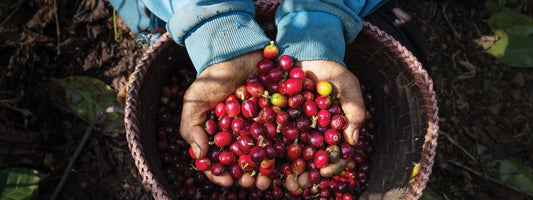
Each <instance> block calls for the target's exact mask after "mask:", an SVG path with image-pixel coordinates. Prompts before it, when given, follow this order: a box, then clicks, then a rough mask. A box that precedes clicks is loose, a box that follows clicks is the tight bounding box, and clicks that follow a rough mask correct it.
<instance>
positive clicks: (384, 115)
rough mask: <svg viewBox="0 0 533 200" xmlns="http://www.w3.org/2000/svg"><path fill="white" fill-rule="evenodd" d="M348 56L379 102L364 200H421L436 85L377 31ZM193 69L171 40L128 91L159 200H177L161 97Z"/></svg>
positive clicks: (139, 146) (431, 151) (134, 149)
mask: <svg viewBox="0 0 533 200" xmlns="http://www.w3.org/2000/svg"><path fill="white" fill-rule="evenodd" d="M346 52H347V53H346V56H345V57H346V63H347V65H348V67H349V68H350V70H352V71H353V72H354V73H355V74H357V75H358V76H359V77H360V79H361V81H362V82H364V83H366V85H368V86H370V87H371V88H372V91H376V93H377V94H376V97H379V100H377V101H376V102H377V108H378V109H377V110H378V114H377V116H376V117H377V118H378V120H376V122H377V124H376V126H377V127H378V128H377V130H376V134H375V144H374V147H375V148H374V149H375V152H374V153H373V155H372V157H371V158H370V159H371V161H372V162H371V165H372V167H373V170H372V172H371V174H370V175H369V186H368V188H367V190H366V191H365V192H364V193H363V195H362V196H361V199H419V198H420V197H421V195H422V192H423V190H424V189H425V187H426V184H427V181H428V180H429V176H430V174H431V169H432V166H433V162H434V158H435V151H436V146H437V137H438V134H437V131H438V107H437V101H436V97H435V96H436V95H435V92H434V90H433V82H432V80H431V78H430V77H429V76H428V74H427V72H426V71H425V70H424V69H423V68H422V66H421V64H420V62H418V61H417V59H416V58H415V57H414V56H413V55H412V54H411V53H410V52H409V51H408V50H407V49H406V48H405V47H403V46H402V45H401V44H399V42H397V41H396V40H394V39H393V38H392V37H390V36H389V35H388V34H386V33H384V32H383V31H381V30H380V29H379V28H377V27H375V26H373V25H371V24H370V23H366V22H365V23H364V29H363V31H362V32H361V34H360V36H358V38H357V39H356V41H355V42H354V43H353V44H352V45H350V46H348V47H347V50H346ZM384 61H391V62H390V63H387V62H384ZM191 66H192V64H191V63H190V60H189V59H188V57H187V52H186V51H185V49H184V48H182V47H179V46H178V45H177V44H175V43H174V42H173V41H172V39H171V37H170V36H169V35H168V34H164V35H163V36H162V37H161V38H160V39H159V40H158V41H157V42H156V43H155V44H154V45H152V46H151V47H150V48H149V49H148V50H147V52H146V53H145V54H144V55H143V57H142V58H140V59H139V61H138V63H137V66H136V67H135V71H134V73H133V75H132V78H131V80H130V85H129V87H128V96H127V99H126V115H125V127H126V133H127V134H126V137H127V141H128V144H129V148H130V150H131V154H132V156H133V159H134V160H135V164H136V166H137V168H138V171H139V174H140V175H141V177H142V179H143V183H144V184H145V186H146V187H147V188H148V189H149V190H150V191H151V192H152V194H153V197H154V198H155V199H165V200H166V199H176V197H175V194H174V193H173V192H171V191H172V190H170V188H169V186H168V184H167V183H166V180H165V178H164V176H163V175H162V172H161V170H162V169H161V161H160V160H159V153H158V150H157V145H156V139H155V133H156V130H157V122H156V116H157V115H156V112H157V110H158V109H157V105H158V101H159V95H160V94H159V91H160V90H161V87H162V85H163V84H164V83H163V82H162V81H163V80H166V77H168V75H169V73H171V72H172V71H173V70H174V69H176V68H177V67H191ZM418 162H419V163H420V169H419V173H418V174H417V175H416V176H415V181H414V183H412V184H409V182H408V181H409V178H410V177H409V175H410V173H411V170H412V168H413V163H418Z"/></svg>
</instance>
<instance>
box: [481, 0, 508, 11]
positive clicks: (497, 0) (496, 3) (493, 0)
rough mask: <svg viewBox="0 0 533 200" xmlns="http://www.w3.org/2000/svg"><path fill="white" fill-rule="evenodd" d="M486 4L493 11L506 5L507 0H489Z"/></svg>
mask: <svg viewBox="0 0 533 200" xmlns="http://www.w3.org/2000/svg"><path fill="white" fill-rule="evenodd" d="M485 6H487V8H488V9H489V11H491V12H493V11H498V10H500V9H502V8H504V7H505V0H487V1H486V2H485Z"/></svg>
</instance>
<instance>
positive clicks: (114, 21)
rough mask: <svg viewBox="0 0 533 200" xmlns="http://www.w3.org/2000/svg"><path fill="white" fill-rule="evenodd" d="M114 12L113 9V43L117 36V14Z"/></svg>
mask: <svg viewBox="0 0 533 200" xmlns="http://www.w3.org/2000/svg"><path fill="white" fill-rule="evenodd" d="M116 12H117V11H116V10H115V9H114V8H113V33H115V41H117V39H118V34H117V14H116Z"/></svg>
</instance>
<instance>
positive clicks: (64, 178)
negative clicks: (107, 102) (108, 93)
mask: <svg viewBox="0 0 533 200" xmlns="http://www.w3.org/2000/svg"><path fill="white" fill-rule="evenodd" d="M111 112H118V113H122V114H124V113H125V112H124V110H123V109H122V108H117V107H108V108H106V109H105V110H104V111H102V112H100V113H99V114H98V115H97V116H96V117H95V118H94V120H93V121H92V122H91V124H90V125H89V127H88V128H87V130H86V131H85V133H84V134H83V137H82V138H81V141H80V144H79V145H78V147H77V148H76V151H75V152H74V155H72V159H70V161H69V163H68V165H67V168H66V169H65V172H64V173H63V176H61V180H60V181H59V183H58V184H57V187H56V189H55V190H54V193H53V194H52V197H50V200H55V199H56V198H57V197H58V196H59V192H61V190H62V189H63V186H64V185H65V183H66V182H67V178H68V176H69V175H70V170H72V168H73V167H74V163H76V160H77V159H78V157H80V154H81V151H82V150H83V147H85V143H87V140H89V136H91V133H92V130H93V128H94V127H95V126H96V122H98V121H99V120H100V119H101V118H102V117H103V116H104V115H105V114H107V113H111Z"/></svg>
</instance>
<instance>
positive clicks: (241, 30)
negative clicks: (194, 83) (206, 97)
mask: <svg viewBox="0 0 533 200" xmlns="http://www.w3.org/2000/svg"><path fill="white" fill-rule="evenodd" d="M143 2H144V4H145V6H146V7H147V8H148V9H149V10H150V11H151V12H152V13H154V14H155V15H156V16H157V17H159V18H161V19H162V20H163V21H165V22H167V31H168V32H169V34H170V35H171V36H172V38H173V39H174V41H176V42H177V43H178V44H180V45H182V46H185V47H186V48H187V52H188V54H189V57H190V58H191V60H192V62H193V64H194V66H195V68H196V70H197V72H198V74H200V73H201V72H202V71H203V70H204V69H205V68H207V67H208V66H210V65H213V64H216V63H219V62H223V61H226V60H229V59H231V58H234V57H237V56H240V55H242V54H245V53H248V52H251V51H254V50H259V49H262V48H263V47H264V46H265V45H267V44H268V42H269V41H270V39H269V38H268V37H267V36H266V35H265V33H264V32H263V30H262V29H261V27H260V26H259V25H258V24H257V23H256V22H255V20H254V17H255V6H254V4H253V2H252V1H251V0H234V1H221V0H143Z"/></svg>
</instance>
